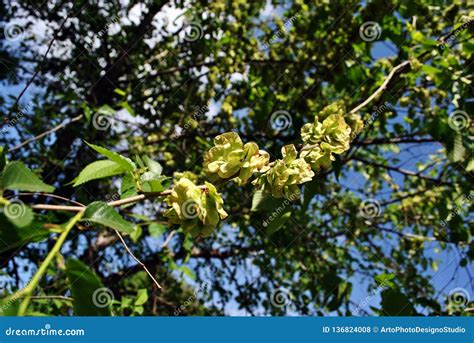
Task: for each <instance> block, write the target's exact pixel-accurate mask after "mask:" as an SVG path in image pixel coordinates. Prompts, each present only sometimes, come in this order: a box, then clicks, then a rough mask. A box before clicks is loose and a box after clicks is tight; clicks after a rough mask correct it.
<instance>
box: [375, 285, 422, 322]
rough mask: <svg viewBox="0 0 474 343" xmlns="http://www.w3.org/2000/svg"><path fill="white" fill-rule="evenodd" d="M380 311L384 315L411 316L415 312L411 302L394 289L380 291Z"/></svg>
mask: <svg viewBox="0 0 474 343" xmlns="http://www.w3.org/2000/svg"><path fill="white" fill-rule="evenodd" d="M381 305H382V313H383V314H384V315H386V316H413V315H414V314H416V311H415V308H414V307H413V304H412V303H411V302H410V301H409V300H408V297H407V296H406V295H405V294H402V293H401V292H400V291H398V290H395V289H391V288H390V289H387V290H385V291H383V292H382V302H381Z"/></svg>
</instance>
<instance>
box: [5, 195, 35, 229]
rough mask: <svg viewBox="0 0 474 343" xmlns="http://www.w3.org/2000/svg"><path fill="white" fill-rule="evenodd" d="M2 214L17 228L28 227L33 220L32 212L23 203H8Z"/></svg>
mask: <svg viewBox="0 0 474 343" xmlns="http://www.w3.org/2000/svg"><path fill="white" fill-rule="evenodd" d="M3 213H4V214H5V216H6V217H7V218H8V220H9V221H10V223H12V224H13V225H15V226H16V227H18V228H25V227H27V226H29V225H30V224H31V223H32V222H33V219H34V215H33V210H32V209H31V208H30V207H28V206H26V205H25V204H24V203H23V202H15V201H12V202H10V203H9V204H8V205H6V206H5V207H4V208H3Z"/></svg>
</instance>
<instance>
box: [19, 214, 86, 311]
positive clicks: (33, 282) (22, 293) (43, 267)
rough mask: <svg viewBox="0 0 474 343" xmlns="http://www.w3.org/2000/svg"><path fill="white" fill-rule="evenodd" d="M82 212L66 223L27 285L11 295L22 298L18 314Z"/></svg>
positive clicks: (25, 306)
mask: <svg viewBox="0 0 474 343" xmlns="http://www.w3.org/2000/svg"><path fill="white" fill-rule="evenodd" d="M83 214H84V212H83V211H80V212H79V213H77V214H76V215H75V216H74V217H73V218H72V219H71V220H70V221H69V222H68V223H67V224H66V227H65V228H64V231H63V232H62V233H61V235H60V236H59V238H58V240H57V241H56V244H54V247H53V249H51V251H50V252H49V254H48V256H46V258H45V259H44V261H43V263H41V265H40V267H39V268H38V271H37V272H36V274H35V275H34V276H33V278H32V279H31V281H30V282H29V283H28V285H27V286H26V287H25V288H23V289H21V290H19V291H18V292H16V293H15V294H14V295H13V297H12V298H13V299H18V298H20V297H22V298H23V300H22V302H21V304H20V308H19V309H18V315H19V316H24V315H25V312H26V309H27V308H28V304H29V303H30V300H31V295H32V293H33V292H34V290H35V289H36V286H37V285H38V283H39V282H40V280H41V278H42V277H43V275H44V273H45V272H46V269H47V268H48V266H49V264H50V263H51V261H52V260H53V258H54V256H55V255H56V254H57V253H58V252H59V251H60V249H61V247H62V245H63V244H64V241H65V240H66V237H67V235H68V234H69V232H70V231H71V230H72V228H73V227H74V225H76V223H77V222H78V221H79V220H80V219H81V217H82V215H83Z"/></svg>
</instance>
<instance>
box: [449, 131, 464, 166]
mask: <svg viewBox="0 0 474 343" xmlns="http://www.w3.org/2000/svg"><path fill="white" fill-rule="evenodd" d="M465 155H466V149H465V148H464V146H463V143H462V136H461V134H459V133H457V132H456V133H455V136H454V142H453V146H452V149H451V150H450V151H448V158H449V159H450V160H451V162H453V163H456V162H461V161H462V160H464V156H465Z"/></svg>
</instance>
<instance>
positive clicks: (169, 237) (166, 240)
mask: <svg viewBox="0 0 474 343" xmlns="http://www.w3.org/2000/svg"><path fill="white" fill-rule="evenodd" d="M175 234H176V230H173V231H171V233H170V234H169V235H168V237H166V239H165V241H164V242H163V244H162V245H161V249H163V248H164V247H166V246H167V245H168V244H169V242H170V241H171V238H173V236H174V235H175Z"/></svg>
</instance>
